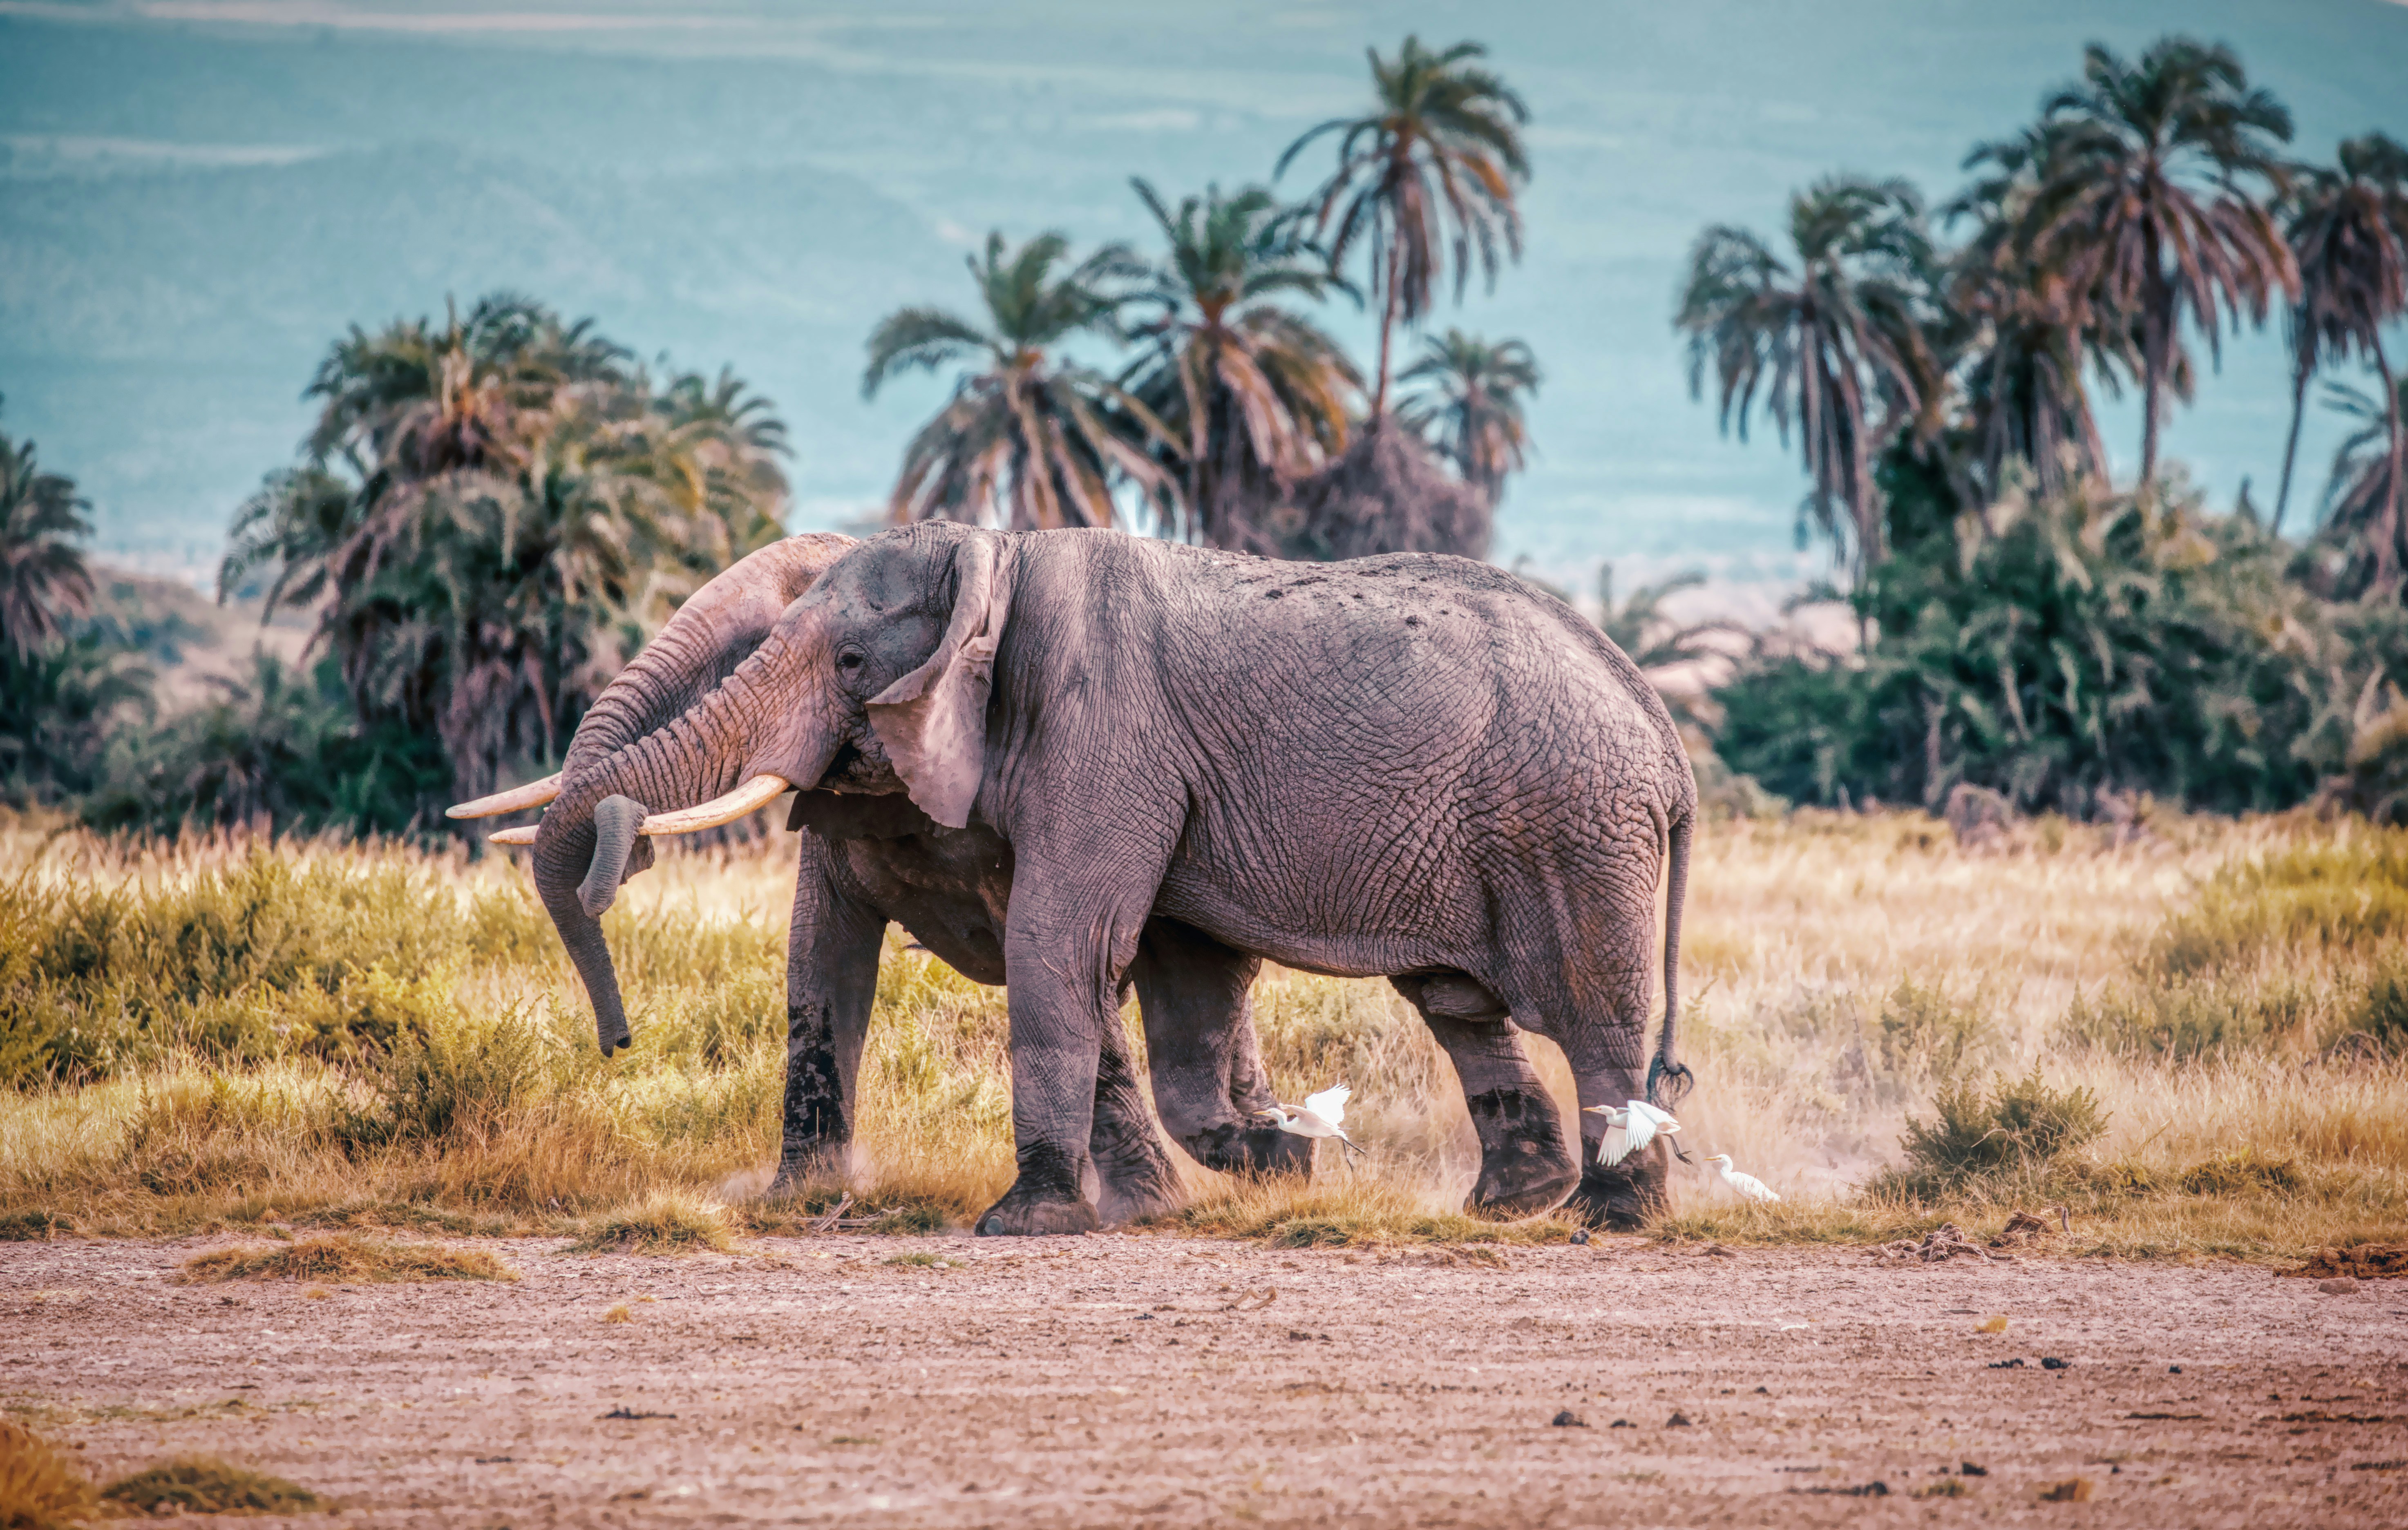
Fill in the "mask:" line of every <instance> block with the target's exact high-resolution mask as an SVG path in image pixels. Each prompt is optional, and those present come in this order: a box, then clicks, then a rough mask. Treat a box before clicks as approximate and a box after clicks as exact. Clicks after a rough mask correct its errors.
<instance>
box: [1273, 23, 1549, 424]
mask: <svg viewBox="0 0 2408 1530" xmlns="http://www.w3.org/2000/svg"><path fill="white" fill-rule="evenodd" d="M1487 51H1488V50H1486V49H1484V48H1483V47H1482V46H1481V45H1480V44H1478V43H1474V42H1459V43H1456V44H1455V46H1454V47H1452V48H1449V49H1447V50H1444V51H1442V52H1436V53H1433V52H1431V51H1429V50H1427V49H1425V48H1424V47H1422V44H1421V39H1420V38H1419V37H1417V36H1409V37H1407V38H1406V39H1405V45H1404V47H1402V48H1401V49H1399V50H1398V51H1397V57H1396V60H1395V62H1393V63H1391V62H1389V61H1388V60H1385V59H1383V58H1382V57H1381V56H1380V53H1379V50H1377V49H1373V50H1370V58H1371V87H1372V93H1373V95H1374V98H1375V100H1374V105H1373V107H1372V109H1371V111H1370V112H1369V113H1368V114H1366V115H1364V116H1360V117H1338V118H1332V119H1331V120H1330V121H1328V122H1323V123H1321V124H1320V125H1319V126H1317V127H1315V128H1313V129H1312V130H1311V131H1310V132H1308V133H1306V134H1305V135H1304V136H1302V137H1300V138H1298V139H1297V140H1296V142H1294V143H1292V144H1290V145H1288V147H1287V152H1285V153H1283V154H1282V155H1281V156H1280V159H1279V166H1278V168H1277V169H1276V170H1274V171H1273V172H1272V174H1273V176H1274V178H1276V177H1277V176H1279V175H1281V174H1283V173H1284V172H1285V171H1286V169H1287V167H1288V164H1289V163H1290V162H1291V161H1293V160H1294V159H1295V158H1296V157H1297V154H1298V153H1299V152H1301V151H1302V150H1303V149H1304V148H1305V146H1306V145H1307V144H1310V143H1312V141H1313V140H1314V139H1316V138H1318V137H1320V136H1322V135H1324V134H1326V133H1335V134H1337V135H1338V168H1337V169H1336V170H1335V171H1334V172H1332V173H1331V175H1330V177H1329V179H1327V180H1326V181H1324V182H1322V184H1321V187H1320V189H1319V190H1318V191H1316V192H1314V193H1312V196H1310V197H1308V198H1307V199H1306V202H1305V205H1306V206H1307V207H1311V208H1312V216H1313V220H1314V228H1315V231H1316V232H1317V233H1318V234H1319V235H1321V236H1325V237H1327V236H1329V235H1330V233H1331V231H1332V229H1335V231H1336V235H1335V237H1332V238H1328V247H1329V262H1330V265H1331V268H1332V269H1338V268H1340V267H1342V266H1343V265H1344V264H1345V261H1346V257H1347V255H1348V254H1349V253H1350V252H1352V251H1353V250H1354V249H1355V246H1356V245H1357V244H1358V243H1361V244H1364V245H1365V246H1367V250H1368V256H1369V269H1370V278H1371V279H1370V283H1369V285H1370V292H1371V295H1372V297H1373V298H1375V299H1376V300H1377V301H1378V302H1379V304H1380V374H1379V382H1378V384H1377V385H1376V386H1375V387H1374V388H1373V390H1372V393H1371V420H1372V422H1373V424H1374V425H1376V424H1377V423H1378V422H1379V421H1380V419H1381V417H1382V416H1383V415H1384V414H1385V413H1386V411H1387V408H1388V358H1389V354H1390V350H1389V347H1390V341H1391V337H1392V336H1393V335H1394V333H1395V331H1396V327H1397V324H1398V321H1399V320H1401V321H1403V322H1406V323H1409V324H1410V323H1413V322H1418V321H1419V320H1420V319H1421V317H1422V316H1423V315H1424V314H1426V313H1427V312H1428V311H1429V309H1430V307H1431V294H1432V293H1433V291H1434V290H1435V288H1436V287H1437V285H1438V283H1439V282H1440V280H1441V279H1443V277H1444V276H1445V274H1446V272H1447V271H1448V270H1449V269H1450V268H1451V269H1452V270H1453V272H1454V274H1455V301H1456V302H1458V303H1459V302H1461V301H1462V300H1463V292H1464V286H1465V284H1466V283H1467V282H1468V281H1469V279H1470V276H1471V267H1472V265H1473V264H1474V263H1475V261H1476V262H1477V264H1478V265H1479V266H1480V268H1481V270H1482V272H1483V273H1484V275H1485V276H1486V278H1487V279H1488V282H1489V284H1490V285H1491V286H1492V287H1493V286H1494V285H1495V284H1496V281H1497V267H1498V246H1499V245H1500V244H1501V245H1502V246H1503V248H1504V251H1505V253H1506V254H1508V255H1510V256H1511V257H1512V259H1514V260H1520V259H1521V258H1522V211H1521V208H1520V207H1519V206H1518V205H1517V203H1516V201H1515V198H1516V196H1517V195H1518V193H1519V192H1520V188H1521V187H1522V185H1523V184H1524V183H1525V182H1527V180H1528V179H1529V177H1530V162H1529V157H1528V155H1527V153H1526V152H1525V151H1524V148H1523V144H1522V132H1521V128H1522V124H1523V123H1524V122H1528V121H1529V118H1530V113H1529V108H1528V107H1525V106H1524V105H1523V104H1522V98H1521V96H1520V95H1518V94H1516V93H1514V92H1513V90H1512V88H1511V87H1509V86H1507V85H1506V83H1505V82H1504V81H1503V80H1502V79H1498V77H1497V76H1496V75H1495V74H1494V73H1492V72H1491V71H1489V70H1487V69H1484V68H1482V67H1480V66H1478V65H1477V64H1474V63H1473V62H1472V61H1473V60H1476V59H1480V58H1484V57H1485V56H1487Z"/></svg>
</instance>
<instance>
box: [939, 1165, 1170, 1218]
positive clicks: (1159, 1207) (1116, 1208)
mask: <svg viewBox="0 0 2408 1530" xmlns="http://www.w3.org/2000/svg"><path fill="white" fill-rule="evenodd" d="M1164 1167H1165V1170H1166V1172H1165V1173H1163V1174H1161V1175H1159V1176H1156V1175H1152V1174H1149V1175H1145V1176H1142V1177H1131V1176H1114V1175H1111V1174H1107V1175H1105V1176H1104V1193H1103V1195H1102V1197H1101V1199H1100V1201H1099V1202H1098V1203H1097V1207H1096V1221H1097V1224H1098V1225H1101V1226H1105V1227H1119V1226H1123V1225H1125V1224H1126V1223H1132V1222H1143V1221H1144V1220H1145V1219H1146V1218H1148V1217H1158V1216H1162V1215H1164V1214H1165V1213H1167V1212H1171V1211H1176V1210H1178V1209H1179V1208H1181V1207H1183V1206H1184V1205H1186V1204H1187V1193H1186V1191H1185V1189H1184V1188H1183V1187H1182V1186H1181V1184H1180V1183H1179V1176H1178V1175H1176V1174H1174V1173H1169V1172H1168V1165H1164ZM982 1230H983V1229H982Z"/></svg>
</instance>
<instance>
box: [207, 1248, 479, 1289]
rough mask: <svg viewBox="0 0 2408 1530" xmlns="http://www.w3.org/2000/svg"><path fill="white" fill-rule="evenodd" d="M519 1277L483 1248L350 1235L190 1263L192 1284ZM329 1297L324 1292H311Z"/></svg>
mask: <svg viewBox="0 0 2408 1530" xmlns="http://www.w3.org/2000/svg"><path fill="white" fill-rule="evenodd" d="M518 1278H519V1272H518V1271H516V1270H514V1269H512V1268H510V1267H509V1265H505V1264H503V1263H502V1262H501V1261H500V1260H498V1259H495V1257H494V1256H493V1255H492V1254H490V1253H487V1252H486V1251H484V1250H482V1249H447V1248H445V1247H443V1246H442V1245H440V1244H433V1243H381V1242H374V1241H370V1240H368V1239H366V1238H357V1237H351V1235H350V1234H348V1233H335V1234H321V1235H318V1236H315V1237H304V1238H299V1239H296V1240H295V1241H294V1242H291V1243H268V1244H262V1245H253V1246H251V1247H246V1248H239V1249H212V1250H210V1251H208V1252H207V1253H201V1254H195V1255H193V1257H192V1258H190V1259H187V1260H185V1261H184V1267H183V1270H182V1272H181V1273H180V1274H179V1276H178V1277H177V1279H178V1280H179V1281H181V1282H182V1283H184V1284H186V1285H203V1284H208V1283H212V1282H217V1281H223V1280H333V1281H335V1282H336V1283H337V1284H343V1283H346V1282H351V1283H358V1282H364V1281H378V1282H391V1281H402V1280H517V1279H518ZM310 1294H312V1295H317V1296H323V1295H325V1294H326V1293H325V1292H323V1291H317V1292H312V1293H310Z"/></svg>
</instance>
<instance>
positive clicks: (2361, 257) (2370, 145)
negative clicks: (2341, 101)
mask: <svg viewBox="0 0 2408 1530" xmlns="http://www.w3.org/2000/svg"><path fill="white" fill-rule="evenodd" d="M2288 233H2289V236H2290V247H2291V251H2292V255H2293V258H2294V259H2295V260H2296V261H2297V262H2298V265H2299V272H2300V300H2299V302H2298V303H2296V304H2295V305H2293V307H2292V309H2291V314H2290V335H2289V338H2290V342H2291V357H2292V375H2291V434H2290V436H2289V438H2288V440H2287V441H2286V443H2285V445H2284V448H2283V482H2282V488H2281V490H2280V492H2279V493H2277V494H2276V495H2275V499H2274V530H2275V532H2276V533H2277V534H2278V535H2279V534H2280V533H2281V531H2282V529H2283V511H2284V508H2285V507H2286V505H2287V504H2288V503H2289V501H2290V497H2291V462H2292V458H2293V456H2294V455H2295V454H2296V453H2297V452H2298V450H2299V448H2300V416H2301V414H2302V413H2303V412H2304V411H2305V409H2306V406H2307V396H2308V379H2310V378H2311V377H2312V376H2314V375H2315V372H2316V370H2317V369H2318V368H2319V367H2320V366H2321V365H2323V363H2324V362H2325V361H2327V360H2328V359H2334V360H2337V359H2339V358H2341V357H2343V356H2346V355H2347V354H2348V353H2349V352H2350V351H2351V350H2359V351H2362V352H2363V353H2364V354H2365V355H2366V357H2367V359H2368V360H2370V361H2372V363H2373V364H2374V369H2375V371H2376V372H2378V373H2379V374H2381V376H2382V378H2383V395H2384V397H2385V398H2386V399H2387V400H2389V401H2390V402H2389V407H2388V408H2387V411H2386V417H2385V431H2386V436H2385V443H2386V449H2387V452H2388V459H2387V462H2388V465H2387V467H2386V483H2387V488H2386V499H2385V502H2384V504H2383V506H2382V507H2381V508H2382V517H2381V520H2382V530H2381V541H2380V548H2379V556H2378V559H2377V563H2378V572H2377V580H2378V582H2382V583H2387V582H2388V579H2389V571H2390V569H2391V568H2392V567H2393V566H2394V560H2395V557H2396V555H2397V553H2398V551H2400V536H2401V528H2400V519H2401V517H2400V504H2399V482H2400V451H2401V442H2400V414H2399V408H2398V406H2399V398H2400V389H2399V385H2398V384H2397V382H2396V381H2395V380H2394V379H2393V378H2392V375H2391V361H2390V358H2389V357H2388V356H2387V355H2386V353H2385V351H2384V349H2383V326H2384V325H2385V324H2386V323H2388V322H2391V321H2392V320H2394V319H2396V318H2398V317H2399V316H2400V314H2401V311H2402V310H2403V309H2408V148H2402V147H2401V145H2400V144H2398V143H2395V142H2394V141H2392V140H2391V139H2389V138H2387V137H2385V136H2383V135H2382V134H2380V133H2374V134H2369V135H2368V136H2365V137H2362V138H2352V139H2350V140H2349V141H2348V142H2346V143H2344V144H2343V145H2342V146H2341V153H2340V156H2339V164H2338V165H2337V166H2336V167H2335V168H2331V169H2323V168H2317V169H2310V170H2307V171H2306V172H2305V173H2304V174H2303V175H2302V177H2301V180H2300V186H2299V188H2298V190H2297V193H2296V194H2295V197H2294V199H2293V202H2292V211H2291V220H2290V228H2289V230H2288Z"/></svg>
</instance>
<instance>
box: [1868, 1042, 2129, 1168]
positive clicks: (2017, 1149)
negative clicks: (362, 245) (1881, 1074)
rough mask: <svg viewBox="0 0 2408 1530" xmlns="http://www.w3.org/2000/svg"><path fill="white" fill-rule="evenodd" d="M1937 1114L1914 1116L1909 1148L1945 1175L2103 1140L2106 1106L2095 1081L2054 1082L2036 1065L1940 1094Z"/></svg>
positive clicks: (1918, 1160)
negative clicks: (2064, 1085)
mask: <svg viewBox="0 0 2408 1530" xmlns="http://www.w3.org/2000/svg"><path fill="white" fill-rule="evenodd" d="M1931 1104H1932V1111H1933V1115H1932V1119H1931V1120H1930V1121H1929V1122H1924V1121H1921V1120H1917V1119H1916V1118H1914V1117H1912V1116H1910V1117H1909V1118H1907V1122H1906V1143H1905V1146H1906V1156H1907V1159H1908V1162H1909V1163H1910V1164H1912V1165H1914V1166H1915V1167H1916V1168H1918V1169H1920V1170H1922V1171H1924V1172H1925V1173H1926V1174H1928V1175H1931V1176H1934V1177H1937V1178H1940V1179H1942V1180H1960V1179H1964V1178H1966V1177H1968V1176H1971V1175H1976V1174H1985V1173H1990V1172H1993V1171H1996V1170H2000V1169H2014V1168H2030V1167H2036V1166H2040V1165H2045V1164H2046V1163H2047V1162H2048V1161H2049V1160H2050V1159H2053V1158H2055V1157H2057V1155H2058V1154H2059V1153H2063V1152H2067V1151H2071V1150H2073V1149H2076V1148H2080V1147H2083V1146H2085V1145H2086V1144H2088V1143H2089V1142H2091V1141H2093V1140H2095V1139H2096V1138H2097V1137H2098V1136H2099V1134H2100V1133H2101V1132H2103V1131H2105V1130H2106V1129H2107V1116H2106V1112H2105V1111H2103V1110H2101V1109H2100V1107H2099V1097H2098V1095H2096V1094H2092V1093H2091V1092H2090V1091H2089V1090H2087V1089H2083V1088H2079V1087H2076V1088H2073V1089H2064V1090H2059V1089H2052V1088H2050V1087H2049V1086H2048V1084H2047V1083H2045V1082H2044V1081H2042V1079H2041V1076H2040V1069H2039V1067H2038V1066H2037V1065H2035V1066H2034V1067H2033V1068H2032V1070H2031V1072H2029V1073H2028V1074H2026V1075H2025V1076H2024V1077H2023V1078H2021V1079H2009V1078H2007V1077H2005V1076H2004V1075H2002V1074H2001V1075H1997V1076H1994V1077H1993V1078H1992V1080H1991V1081H1990V1088H1989V1090H1988V1092H1987V1093H1986V1094H1985V1093H1984V1091H1983V1090H1982V1088H1981V1086H1980V1085H1978V1084H1975V1083H1972V1082H1970V1081H1967V1082H1960V1083H1957V1084H1955V1085H1952V1086H1951V1087H1949V1088H1946V1089H1943V1090H1942V1091H1940V1093H1939V1094H1936V1095H1935V1096H1933V1098H1932V1102H1931Z"/></svg>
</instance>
